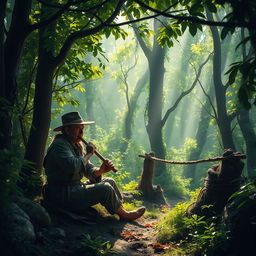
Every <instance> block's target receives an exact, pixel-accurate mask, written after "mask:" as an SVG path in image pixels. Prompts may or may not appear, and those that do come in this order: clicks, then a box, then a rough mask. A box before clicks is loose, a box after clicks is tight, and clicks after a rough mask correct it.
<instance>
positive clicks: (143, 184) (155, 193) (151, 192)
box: [138, 152, 166, 205]
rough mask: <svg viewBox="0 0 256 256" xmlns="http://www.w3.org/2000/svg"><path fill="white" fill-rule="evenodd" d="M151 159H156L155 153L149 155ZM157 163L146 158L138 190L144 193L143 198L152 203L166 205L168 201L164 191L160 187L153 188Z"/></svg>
mask: <svg viewBox="0 0 256 256" xmlns="http://www.w3.org/2000/svg"><path fill="white" fill-rule="evenodd" d="M147 155H148V156H150V157H154V156H155V154H154V152H150V153H148V154H147ZM154 168H155V162H154V160H152V159H150V158H146V159H145V160H144V164H143V171H142V174H141V178H140V180H139V184H138V190H140V191H141V192H142V197H143V198H144V199H145V200H147V201H150V202H154V203H157V204H161V205H165V204H166V201H165V198H164V195H163V191H162V188H161V186H160V185H157V186H153V183H152V182H153V176H154Z"/></svg>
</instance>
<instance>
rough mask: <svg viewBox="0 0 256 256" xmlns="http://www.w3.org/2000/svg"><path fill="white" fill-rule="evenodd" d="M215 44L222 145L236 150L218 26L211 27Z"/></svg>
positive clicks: (214, 70)
mask: <svg viewBox="0 0 256 256" xmlns="http://www.w3.org/2000/svg"><path fill="white" fill-rule="evenodd" d="M207 18H208V19H209V20H213V16H212V13H210V12H207ZM210 29H211V33H212V37H213V45H214V57H213V82H214V88H215V95H216V105H217V115H218V117H217V124H218V127H219V131H220V135H221V140H222V145H223V147H224V149H228V148H231V149H232V150H235V144H234V141H233V136H232V131H231V118H230V117H229V116H228V114H227V106H226V88H225V87H224V85H223V83H222V80H221V71H222V68H221V43H220V36H219V32H218V29H217V28H216V27H210Z"/></svg>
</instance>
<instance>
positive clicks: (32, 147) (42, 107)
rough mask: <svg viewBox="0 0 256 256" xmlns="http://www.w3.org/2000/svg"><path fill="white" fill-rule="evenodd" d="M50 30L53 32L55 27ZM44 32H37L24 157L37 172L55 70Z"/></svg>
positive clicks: (45, 139) (39, 167)
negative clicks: (35, 68) (30, 116)
mask: <svg viewBox="0 0 256 256" xmlns="http://www.w3.org/2000/svg"><path fill="white" fill-rule="evenodd" d="M52 26H54V25H52ZM51 29H52V30H54V29H55V27H52V28H51ZM45 32H46V29H45V28H43V29H40V31H39V54H38V68H37V74H36V81H35V84H36V86H35V95H34V104H33V110H34V111H33V118H32V125H31V128H30V133H29V138H28V143H27V147H26V152H25V157H24V158H25V159H26V160H28V161H30V162H34V163H35V168H36V169H37V170H41V169H42V164H43V157H44V150H45V146H46V141H47V136H48V131H49V127H50V121H51V101H52V82H53V74H54V71H55V69H56V65H55V62H54V56H53V53H52V52H51V51H50V50H47V49H46V47H45V45H46V44H45V40H46V38H45V36H44V33H45Z"/></svg>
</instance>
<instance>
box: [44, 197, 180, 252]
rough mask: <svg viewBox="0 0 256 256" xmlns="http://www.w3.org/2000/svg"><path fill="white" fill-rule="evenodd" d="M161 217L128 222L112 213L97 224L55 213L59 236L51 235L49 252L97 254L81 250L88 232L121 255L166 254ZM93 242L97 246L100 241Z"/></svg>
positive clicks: (92, 237)
mask: <svg viewBox="0 0 256 256" xmlns="http://www.w3.org/2000/svg"><path fill="white" fill-rule="evenodd" d="M178 201H179V200H175V201H174V202H172V203H170V205H171V206H172V207H173V206H174V205H175V204H176V203H177V202H178ZM172 207H171V208H172ZM162 214H164V213H162ZM96 219H97V218H95V219H94V222H95V220H96ZM157 221H158V219H150V218H145V217H144V216H143V217H141V218H139V219H138V220H136V221H133V222H126V221H120V220H119V219H118V217H117V216H115V217H114V216H111V217H110V216H108V217H104V218H102V217H101V218H100V219H98V221H97V222H96V223H94V224H84V223H82V222H81V221H75V220H73V219H71V218H70V217H67V216H66V217H65V216H63V215H61V216H59V215H53V216H52V222H53V229H56V230H57V231H58V232H57V236H56V237H54V238H51V244H50V247H51V246H53V248H52V250H51V253H50V254H47V256H51V255H54V256H55V255H61V256H72V255H76V256H77V255H93V256H95V254H93V253H92V254H88V253H86V254H85V253H79V252H78V251H77V250H78V247H79V245H80V244H81V243H83V241H84V237H85V235H90V238H91V239H92V241H93V240H95V239H96V240H97V239H98V241H102V242H105V241H109V243H110V244H111V245H112V248H113V249H114V250H115V251H116V252H118V254H117V255H119V256H129V255H132V256H140V255H163V254H164V250H165V248H164V246H163V245H161V244H159V243H158V242H157V240H156V224H157ZM62 231H64V232H62ZM93 246H94V247H97V244H93ZM48 247H49V246H48ZM100 255H102V254H100Z"/></svg>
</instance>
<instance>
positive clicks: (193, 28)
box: [189, 23, 197, 36]
mask: <svg viewBox="0 0 256 256" xmlns="http://www.w3.org/2000/svg"><path fill="white" fill-rule="evenodd" d="M196 32H197V26H196V25H195V24H194V23H190V25H189V33H190V34H191V35H192V36H195V34H196Z"/></svg>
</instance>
